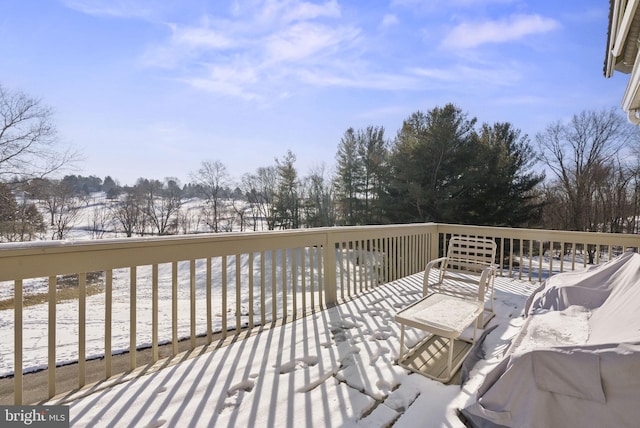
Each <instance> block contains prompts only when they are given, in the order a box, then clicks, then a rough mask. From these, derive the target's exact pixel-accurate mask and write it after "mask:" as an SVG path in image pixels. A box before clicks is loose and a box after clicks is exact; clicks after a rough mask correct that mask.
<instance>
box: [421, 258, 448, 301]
mask: <svg viewBox="0 0 640 428" xmlns="http://www.w3.org/2000/svg"><path fill="white" fill-rule="evenodd" d="M446 261H447V258H446V257H440V258H437V259H433V260H431V261H430V262H429V263H427V266H426V267H425V268H424V277H423V279H422V295H423V296H426V295H427V292H428V289H429V273H430V272H431V269H433V268H434V267H435V266H437V267H438V269H439V268H440V267H441V266H442V264H443V263H444V262H446ZM440 280H441V279H440Z"/></svg>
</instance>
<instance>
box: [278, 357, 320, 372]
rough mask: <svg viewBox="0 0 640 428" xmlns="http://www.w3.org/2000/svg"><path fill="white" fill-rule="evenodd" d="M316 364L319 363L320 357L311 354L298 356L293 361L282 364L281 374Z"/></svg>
mask: <svg viewBox="0 0 640 428" xmlns="http://www.w3.org/2000/svg"><path fill="white" fill-rule="evenodd" d="M316 364H318V357H317V356H315V355H309V356H308V357H302V358H296V359H295V360H293V361H289V362H288V363H284V364H281V365H280V368H279V370H278V371H279V373H280V374H285V373H291V372H292V371H294V370H295V369H297V368H298V367H300V368H306V367H312V366H315V365H316Z"/></svg>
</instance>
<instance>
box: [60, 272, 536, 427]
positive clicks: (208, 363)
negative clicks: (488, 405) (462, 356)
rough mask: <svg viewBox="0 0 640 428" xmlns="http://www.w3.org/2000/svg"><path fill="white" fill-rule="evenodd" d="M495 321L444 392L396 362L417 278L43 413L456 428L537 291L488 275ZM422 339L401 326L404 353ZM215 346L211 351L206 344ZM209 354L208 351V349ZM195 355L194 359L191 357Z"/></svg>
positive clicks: (85, 393)
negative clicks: (402, 313)
mask: <svg viewBox="0 0 640 428" xmlns="http://www.w3.org/2000/svg"><path fill="white" fill-rule="evenodd" d="M495 285H496V302H495V310H496V317H495V318H494V319H493V320H492V321H491V322H490V323H489V325H488V327H490V326H493V325H495V324H498V327H497V328H496V329H495V330H493V331H492V332H491V333H490V334H489V335H488V336H487V339H486V341H485V345H484V347H485V351H486V357H485V359H484V360H483V361H480V362H479V363H478V364H477V365H476V366H475V368H474V370H473V371H472V372H471V378H470V380H469V381H468V382H467V383H466V384H465V385H464V387H463V388H461V387H460V386H459V385H455V384H451V385H443V384H441V383H439V382H436V381H433V380H430V379H427V378H426V377H424V376H421V375H418V374H411V373H410V372H409V371H407V370H405V369H403V368H401V367H399V366H398V365H397V364H395V359H396V357H397V352H398V346H399V340H400V326H399V325H398V324H397V323H396V322H395V321H394V320H393V317H394V314H395V313H396V312H397V311H398V310H400V309H401V308H403V307H404V306H406V305H408V304H410V303H413V302H414V301H415V300H416V299H419V298H420V296H421V292H422V274H420V273H419V274H415V275H411V276H408V277H405V278H402V279H399V280H396V281H393V282H390V283H388V284H385V285H382V286H380V287H376V288H374V289H373V290H371V291H370V292H368V293H366V294H364V295H361V296H359V297H357V298H355V299H353V300H350V301H348V302H347V303H344V304H341V305H338V306H335V307H332V308H329V309H327V310H323V311H319V312H316V313H312V314H310V315H308V316H306V317H303V318H300V319H297V320H295V321H293V322H291V323H287V324H284V325H280V326H278V327H274V328H269V329H265V330H263V331H262V332H260V333H258V334H254V335H252V336H250V337H248V338H245V336H244V335H242V334H241V335H240V338H239V340H236V341H234V342H232V343H230V344H229V345H228V346H224V347H220V348H218V349H214V350H212V351H210V352H204V353H201V354H200V355H199V356H197V357H195V358H191V359H187V360H184V361H182V362H179V363H177V364H175V365H171V366H169V367H166V368H164V369H161V370H158V371H152V372H151V373H149V374H145V375H140V376H137V377H134V376H132V377H131V379H130V380H128V381H126V382H124V383H119V384H116V385H112V386H109V382H108V381H105V382H102V383H99V384H97V385H93V386H90V387H89V388H84V389H83V390H81V391H79V392H76V393H75V394H74V395H71V396H69V395H65V398H64V401H63V399H61V398H60V397H57V398H54V399H52V400H51V401H49V404H59V403H62V402H64V403H67V404H69V405H70V415H71V424H72V426H90V427H97V426H146V427H160V426H167V427H169V426H213V425H215V426H287V427H294V426H295V427H300V426H326V427H338V426H339V427H344V426H366V427H383V426H388V425H390V424H392V423H393V424H394V426H395V427H405V426H406V427H415V426H419V425H420V426H425V422H426V421H429V422H428V425H429V426H450V427H458V426H460V427H462V426H463V425H462V423H461V422H460V421H459V420H458V418H457V416H456V414H455V411H456V408H459V407H463V406H464V405H465V404H466V403H467V402H469V401H470V400H471V397H472V395H473V394H474V392H475V390H476V389H477V387H478V386H479V384H480V382H481V380H482V378H483V377H484V375H485V374H486V373H487V372H488V371H489V370H490V369H491V368H492V367H494V366H495V365H496V364H497V363H498V361H499V360H500V356H501V355H502V353H503V352H504V350H505V349H506V347H507V346H508V343H509V339H510V338H511V337H512V336H513V335H514V334H515V333H516V332H517V330H518V328H519V326H520V325H521V324H522V318H521V317H520V315H521V312H522V309H523V305H524V301H525V299H526V296H528V295H529V294H530V293H531V292H532V291H533V290H534V289H535V287H536V286H537V283H531V282H528V281H519V280H516V279H511V278H508V277H497V278H496V284H495ZM424 334H425V333H423V332H421V331H418V330H414V329H411V328H408V329H407V330H406V340H407V342H408V345H411V344H412V343H417V341H419V340H421V339H422V338H423V336H424ZM214 345H215V343H214ZM213 348H215V346H213ZM194 354H196V353H194Z"/></svg>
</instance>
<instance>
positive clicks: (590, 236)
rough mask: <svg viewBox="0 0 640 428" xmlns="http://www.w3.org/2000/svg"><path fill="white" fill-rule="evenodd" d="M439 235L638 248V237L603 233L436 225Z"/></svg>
mask: <svg viewBox="0 0 640 428" xmlns="http://www.w3.org/2000/svg"><path fill="white" fill-rule="evenodd" d="M437 227H438V232H439V233H454V234H469V235H479V236H492V237H504V238H516V239H531V240H535V241H554V242H560V241H566V242H577V243H581V242H582V243H584V242H587V243H589V244H599V243H603V244H605V243H606V244H609V243H611V242H612V241H616V242H619V243H620V245H627V246H639V245H640V235H634V234H623V233H604V232H579V231H568V230H550V229H527V228H513V227H495V226H470V225H459V224H444V223H439V224H438V225H437Z"/></svg>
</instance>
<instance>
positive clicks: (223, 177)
mask: <svg viewBox="0 0 640 428" xmlns="http://www.w3.org/2000/svg"><path fill="white" fill-rule="evenodd" d="M192 179H193V180H194V181H195V183H196V184H197V185H198V186H199V188H200V189H201V191H202V197H203V198H204V203H205V206H204V207H203V208H202V214H203V219H204V221H205V223H206V224H207V226H208V227H209V229H211V231H213V232H220V231H222V226H223V225H222V220H223V217H224V206H223V203H222V200H223V199H224V196H225V188H226V187H227V186H228V180H229V176H228V174H227V167H226V166H225V165H224V164H223V163H222V162H220V161H218V160H216V161H204V162H202V164H201V165H200V169H198V171H197V172H196V173H194V174H192Z"/></svg>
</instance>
